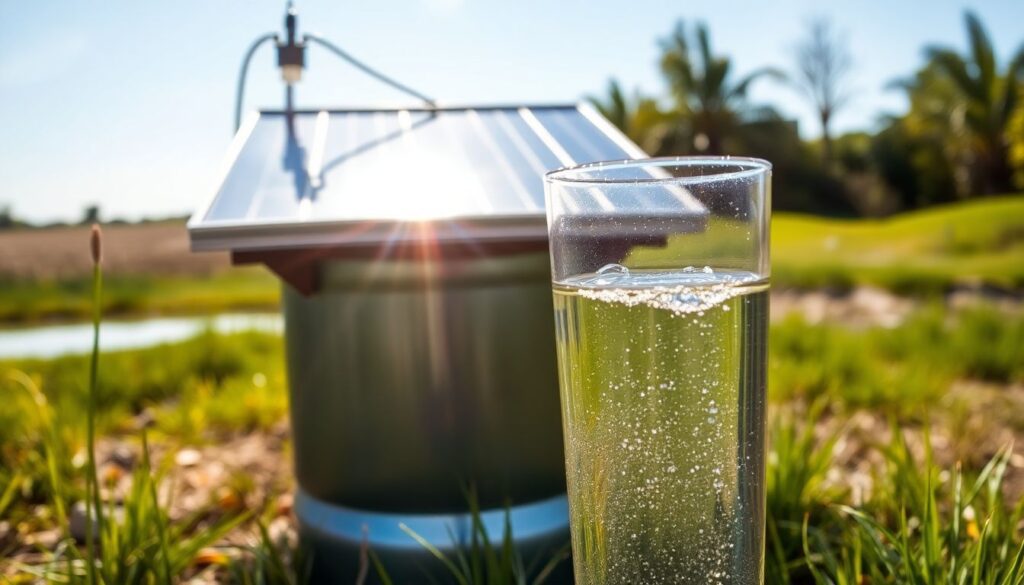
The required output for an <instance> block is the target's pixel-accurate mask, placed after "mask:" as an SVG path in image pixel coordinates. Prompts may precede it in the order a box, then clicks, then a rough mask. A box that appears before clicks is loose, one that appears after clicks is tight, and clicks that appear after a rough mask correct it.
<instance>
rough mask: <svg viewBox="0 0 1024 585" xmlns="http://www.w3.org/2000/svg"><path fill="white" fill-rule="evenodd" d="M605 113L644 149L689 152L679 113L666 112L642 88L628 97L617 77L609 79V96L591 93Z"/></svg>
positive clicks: (658, 151)
mask: <svg viewBox="0 0 1024 585" xmlns="http://www.w3.org/2000/svg"><path fill="white" fill-rule="evenodd" d="M587 99H588V100H589V101H590V103H591V104H593V105H594V107H595V108H596V109H597V111H599V112H601V115H602V116H604V117H605V118H607V119H608V121H610V122H611V123H612V124H615V125H616V126H617V127H618V128H619V130H622V132H623V134H625V135H626V136H628V137H629V138H630V139H631V140H632V141H633V142H635V143H636V144H637V145H638V146H640V148H641V149H643V150H644V151H645V152H647V153H648V154H651V155H653V156H659V155H666V154H672V153H679V152H685V151H686V147H685V144H684V142H685V140H684V139H683V135H684V134H685V132H684V130H685V126H682V125H681V124H680V123H679V116H678V115H676V114H675V113H674V112H670V111H666V108H664V107H662V104H660V103H659V102H658V100H657V99H655V98H653V97H649V96H645V95H643V94H642V93H640V92H639V91H637V92H635V94H634V96H633V98H632V99H630V98H627V97H626V96H625V94H624V93H623V91H622V87H621V86H620V85H619V82H618V81H616V80H615V79H611V80H609V82H608V93H607V95H606V96H605V97H597V96H588V98H587Z"/></svg>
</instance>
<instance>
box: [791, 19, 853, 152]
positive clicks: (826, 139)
mask: <svg viewBox="0 0 1024 585" xmlns="http://www.w3.org/2000/svg"><path fill="white" fill-rule="evenodd" d="M796 64H797V76H796V80H795V83H796V85H797V86H798V87H799V88H800V89H801V90H802V91H803V93H804V94H805V95H806V96H807V97H808V99H810V101H811V102H812V104H813V105H814V108H815V109H816V110H817V111H818V119H819V120H820V121H821V141H822V154H823V156H824V159H825V162H826V164H828V163H831V162H832V133H831V126H830V124H831V123H832V118H833V116H835V113H836V112H837V111H838V110H840V109H841V108H842V107H843V106H844V105H846V103H847V102H848V101H849V98H850V93H849V87H848V85H847V80H848V77H849V74H850V70H851V67H852V66H853V60H852V59H851V57H850V51H849V50H848V49H847V43H846V37H845V36H844V35H842V34H840V33H838V32H837V31H835V30H834V29H833V28H832V25H831V23H829V21H828V20H827V19H825V18H815V19H813V20H811V21H810V22H809V23H808V30H807V36H806V37H804V39H803V40H802V41H801V42H800V44H799V45H797V47H796Z"/></svg>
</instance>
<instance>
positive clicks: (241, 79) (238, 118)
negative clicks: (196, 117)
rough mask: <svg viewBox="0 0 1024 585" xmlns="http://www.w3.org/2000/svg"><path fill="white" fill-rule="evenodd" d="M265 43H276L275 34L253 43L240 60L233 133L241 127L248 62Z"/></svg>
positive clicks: (266, 35)
mask: <svg viewBox="0 0 1024 585" xmlns="http://www.w3.org/2000/svg"><path fill="white" fill-rule="evenodd" d="M267 41H275V42H276V41H277V33H267V34H265V35H263V36H261V37H259V38H258V39H256V40H255V41H253V43H252V44H251V45H249V49H248V50H247V51H246V52H245V57H244V58H243V59H242V70H241V71H240V72H239V74H238V88H237V89H236V90H235V132H238V128H239V126H241V125H242V97H243V96H244V95H245V77H246V74H247V72H248V71H249V62H250V61H252V56H253V55H254V54H255V53H256V49H259V48H260V45H262V44H263V43H265V42H267Z"/></svg>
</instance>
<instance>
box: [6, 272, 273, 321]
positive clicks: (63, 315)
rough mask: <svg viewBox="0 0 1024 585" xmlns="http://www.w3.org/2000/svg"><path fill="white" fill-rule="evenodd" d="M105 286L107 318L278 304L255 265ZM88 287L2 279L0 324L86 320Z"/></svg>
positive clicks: (126, 279) (79, 282) (80, 282)
mask: <svg viewBox="0 0 1024 585" xmlns="http://www.w3.org/2000/svg"><path fill="white" fill-rule="evenodd" d="M104 284H105V291H104V297H103V312H104V314H105V315H107V316H134V315H146V314H164V315H167V314H211V313H217V312H223V311H264V310H276V309H277V307H278V304H279V301H280V286H279V285H278V283H277V281H276V280H275V279H274V277H273V276H272V275H271V274H270V273H269V272H268V271H266V270H263V269H261V268H255V267H244V268H233V269H231V270H229V271H224V272H219V273H215V274H212V275H203V276H195V277H189V276H177V277H161V276H156V275H151V276H139V275H134V276H114V277H111V278H107V279H106V282H105V283H104ZM90 286H91V281H90V280H89V279H87V278H76V279H68V280H12V281H7V282H3V281H0V323H9V324H30V323H35V322H39V321H45V320H81V319H88V318H89V317H90V315H91V312H92V305H91V304H90V303H89V301H88V296H87V295H88V291H89V288H90Z"/></svg>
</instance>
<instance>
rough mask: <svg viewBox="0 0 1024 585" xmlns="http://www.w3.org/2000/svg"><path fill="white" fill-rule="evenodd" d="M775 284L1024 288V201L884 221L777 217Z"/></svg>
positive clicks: (924, 289)
mask: <svg viewBox="0 0 1024 585" xmlns="http://www.w3.org/2000/svg"><path fill="white" fill-rule="evenodd" d="M772 254H773V279H774V280H775V281H776V282H777V283H779V284H780V285H784V286H795V287H804V288H813V287H820V286H831V287H840V288H841V287H848V286H852V285H857V284H871V285H875V286H880V287H883V288H886V289H890V290H893V291H895V292H901V293H930V292H937V291H941V290H944V289H947V288H949V287H950V286H953V285H954V284H987V285H991V286H997V287H1001V288H1006V289H1019V288H1021V287H1024V197H1021V196H1019V195H1018V196H1007V197H996V198H988V199H981V200H976V201H970V202H965V203H958V204H952V205H945V206H941V207H935V208H930V209H927V210H924V211H918V212H914V213H907V214H903V215H898V216H895V217H893V218H889V219H884V220H854V221H849V220H845V221H844V220H828V219H822V218H815V217H808V216H800V215H793V214H778V215H777V216H776V217H775V219H774V225H773V229H772Z"/></svg>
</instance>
